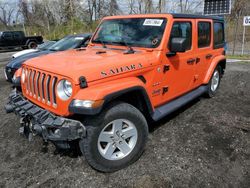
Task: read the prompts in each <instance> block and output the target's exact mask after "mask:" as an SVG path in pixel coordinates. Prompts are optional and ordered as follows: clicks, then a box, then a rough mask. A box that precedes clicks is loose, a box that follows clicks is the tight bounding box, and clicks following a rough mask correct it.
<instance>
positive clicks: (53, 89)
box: [52, 77, 57, 105]
mask: <svg viewBox="0 0 250 188" xmlns="http://www.w3.org/2000/svg"><path fill="white" fill-rule="evenodd" d="M56 83H57V77H53V80H52V102H53V105H56Z"/></svg>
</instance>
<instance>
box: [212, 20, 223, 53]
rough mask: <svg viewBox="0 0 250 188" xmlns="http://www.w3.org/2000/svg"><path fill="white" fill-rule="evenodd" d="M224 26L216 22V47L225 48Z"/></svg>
mask: <svg viewBox="0 0 250 188" xmlns="http://www.w3.org/2000/svg"><path fill="white" fill-rule="evenodd" d="M224 37H225V36H224V25H223V23H221V22H214V47H215V48H221V47H223V46H224V40H225V38H224Z"/></svg>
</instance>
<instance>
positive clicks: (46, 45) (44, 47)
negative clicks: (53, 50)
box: [37, 41, 56, 50]
mask: <svg viewBox="0 0 250 188" xmlns="http://www.w3.org/2000/svg"><path fill="white" fill-rule="evenodd" d="M55 43H56V41H46V42H44V43H42V44H40V45H38V47H37V48H38V49H39V50H47V49H49V47H51V46H52V45H53V44H55Z"/></svg>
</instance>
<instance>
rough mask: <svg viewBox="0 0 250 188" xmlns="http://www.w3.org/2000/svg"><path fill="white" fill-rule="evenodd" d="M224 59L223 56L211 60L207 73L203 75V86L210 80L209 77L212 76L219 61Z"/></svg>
mask: <svg viewBox="0 0 250 188" xmlns="http://www.w3.org/2000/svg"><path fill="white" fill-rule="evenodd" d="M225 59H226V57H225V56H224V55H219V56H216V57H215V58H214V59H213V61H212V63H211V64H210V66H209V68H208V70H207V73H206V75H205V78H204V81H203V83H204V84H207V83H208V82H209V80H210V78H211V76H212V74H213V72H214V69H215V68H216V66H217V65H218V63H219V62H220V61H223V60H225Z"/></svg>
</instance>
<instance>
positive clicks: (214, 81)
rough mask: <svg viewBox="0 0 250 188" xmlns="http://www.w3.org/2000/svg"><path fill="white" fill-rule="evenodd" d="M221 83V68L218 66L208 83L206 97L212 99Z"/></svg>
mask: <svg viewBox="0 0 250 188" xmlns="http://www.w3.org/2000/svg"><path fill="white" fill-rule="evenodd" d="M220 81H221V67H220V66H219V65H218V66H217V67H216V68H215V69H214V72H213V74H212V76H211V79H210V81H209V83H208V89H207V93H206V95H207V97H209V98H211V97H213V96H214V95H215V94H216V92H217V90H218V89H219V86H220Z"/></svg>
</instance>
